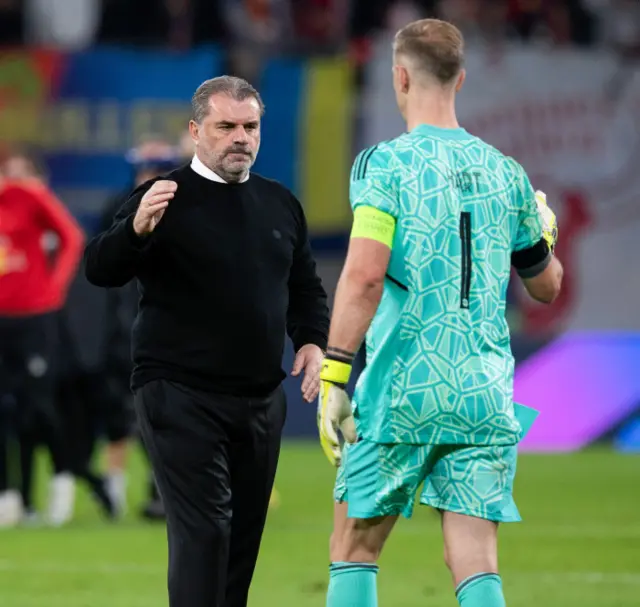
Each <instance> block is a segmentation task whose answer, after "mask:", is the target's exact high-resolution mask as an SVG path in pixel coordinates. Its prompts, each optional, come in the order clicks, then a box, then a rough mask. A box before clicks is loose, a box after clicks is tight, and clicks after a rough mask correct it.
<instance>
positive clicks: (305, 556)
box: [0, 443, 640, 607]
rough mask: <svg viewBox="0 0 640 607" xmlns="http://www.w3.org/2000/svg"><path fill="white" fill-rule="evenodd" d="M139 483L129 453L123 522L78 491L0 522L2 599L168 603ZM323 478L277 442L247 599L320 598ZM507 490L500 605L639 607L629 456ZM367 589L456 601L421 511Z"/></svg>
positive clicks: (584, 457)
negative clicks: (271, 490)
mask: <svg viewBox="0 0 640 607" xmlns="http://www.w3.org/2000/svg"><path fill="white" fill-rule="evenodd" d="M44 476H45V474H41V475H40V477H41V478H43V480H44ZM143 480H144V468H143V466H142V464H141V460H140V458H139V457H135V458H134V461H133V462H132V467H131V478H130V498H131V500H130V501H131V504H132V508H131V509H132V512H131V513H130V514H129V515H128V517H127V518H126V520H124V521H122V522H121V523H117V524H108V523H105V522H103V521H102V520H101V518H100V515H99V514H98V511H97V509H96V508H95V507H94V506H93V504H92V503H91V502H90V501H89V499H88V498H87V494H86V492H84V490H83V489H80V490H79V500H78V506H77V516H76V519H75V521H74V522H73V524H72V525H70V526H68V527H66V528H64V529H37V528H36V529H16V530H5V531H0V606H1V607H162V606H163V605H167V599H166V577H165V567H166V542H165V533H164V528H163V526H162V525H157V524H155V525H154V524H146V523H143V522H140V521H139V520H138V519H137V518H136V511H137V508H138V505H139V504H140V502H141V499H142V491H143ZM332 483H333V471H332V469H331V468H330V466H329V465H328V464H327V463H326V462H325V460H324V456H323V455H322V452H321V451H320V448H319V446H318V445H316V444H313V443H309V444H306V443H287V444H286V445H285V446H284V449H283V453H282V458H281V465H280V470H279V475H278V480H277V488H278V490H279V492H280V495H281V498H282V502H281V505H280V506H279V507H278V508H277V509H275V510H272V511H271V513H270V516H269V522H268V526H267V531H266V534H265V537H264V541H263V545H262V551H261V556H260V560H259V563H258V567H257V571H256V575H255V578H254V584H253V589H252V595H251V600H250V605H251V607H321V606H323V605H324V593H325V588H326V583H327V574H328V569H327V567H328V561H329V558H328V540H329V533H330V529H331V515H332V502H331V489H332ZM43 488H44V487H41V489H43ZM42 493H43V491H42V490H41V491H40V494H41V495H42ZM516 499H517V502H518V505H519V507H520V511H521V513H522V516H523V519H524V522H522V523H518V524H513V525H505V526H504V527H503V528H502V530H501V540H500V548H501V570H502V576H503V581H504V588H505V593H506V596H507V603H508V605H509V607H539V606H545V607H603V606H604V605H606V606H607V607H637V605H639V604H640V457H637V456H631V455H620V454H616V453H613V452H611V451H609V450H606V449H596V450H589V451H586V452H583V453H578V454H571V455H554V456H543V455H524V456H521V458H520V461H519V465H518V477H517V480H516ZM378 587H379V594H380V605H381V607H419V606H420V607H423V606H432V607H454V606H455V605H456V604H457V603H456V601H455V599H454V596H453V592H452V588H451V583H450V580H449V576H448V573H447V571H446V569H445V567H444V565H443V563H442V543H441V539H440V529H439V519H438V517H437V515H435V514H434V513H433V512H432V511H429V510H428V509H426V508H420V509H419V510H418V511H417V513H416V515H415V516H414V518H413V520H411V521H405V520H403V521H401V522H400V523H399V525H398V527H397V528H396V530H395V534H394V535H393V536H392V538H391V540H390V541H389V544H388V545H387V548H386V551H385V554H384V555H383V558H382V559H381V563H380V574H379V578H378Z"/></svg>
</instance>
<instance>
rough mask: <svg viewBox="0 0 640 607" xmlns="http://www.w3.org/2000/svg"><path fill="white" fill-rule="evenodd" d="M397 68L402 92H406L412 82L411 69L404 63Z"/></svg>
mask: <svg viewBox="0 0 640 607" xmlns="http://www.w3.org/2000/svg"><path fill="white" fill-rule="evenodd" d="M397 69H398V79H399V83H400V92H401V93H405V94H406V93H408V92H409V88H410V84H411V79H410V78H409V70H408V69H407V68H406V67H405V66H404V65H399V66H398V67H397Z"/></svg>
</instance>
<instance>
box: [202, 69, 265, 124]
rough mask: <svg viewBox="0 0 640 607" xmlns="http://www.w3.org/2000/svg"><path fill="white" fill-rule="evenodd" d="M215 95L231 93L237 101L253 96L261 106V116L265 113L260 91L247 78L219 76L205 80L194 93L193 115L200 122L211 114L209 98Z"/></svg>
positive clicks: (230, 95)
mask: <svg viewBox="0 0 640 607" xmlns="http://www.w3.org/2000/svg"><path fill="white" fill-rule="evenodd" d="M213 95H229V97H231V98H232V99H235V100H236V101H244V100H245V99H249V98H250V97H253V98H254V99H255V100H256V101H257V102H258V105H259V106H260V116H263V115H264V103H263V101H262V98H261V97H260V93H258V91H257V90H256V89H255V88H253V86H251V85H250V84H249V83H248V82H247V81H246V80H243V79H242V78H237V77H236V76H218V77H217V78H210V79H209V80H205V81H204V82H203V83H202V84H201V85H200V86H199V87H198V88H197V90H196V92H195V93H194V94H193V97H192V99H191V110H192V117H193V120H194V121H195V122H197V123H198V124H202V121H203V120H204V119H205V118H206V117H207V115H208V114H209V100H210V99H211V97H212V96H213Z"/></svg>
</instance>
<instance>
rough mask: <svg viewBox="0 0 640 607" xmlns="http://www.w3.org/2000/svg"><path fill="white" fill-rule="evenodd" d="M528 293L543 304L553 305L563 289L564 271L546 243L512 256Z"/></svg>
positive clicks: (542, 241)
mask: <svg viewBox="0 0 640 607" xmlns="http://www.w3.org/2000/svg"><path fill="white" fill-rule="evenodd" d="M511 260H512V263H513V266H514V267H515V268H516V271H517V272H518V276H520V278H521V280H522V283H523V284H524V287H525V289H526V290H527V293H529V295H530V296H531V297H533V299H535V300H536V301H539V302H541V303H547V304H550V303H552V302H553V301H554V300H555V299H556V297H558V295H559V294H560V289H561V288H562V276H563V269H562V264H561V263H560V261H558V258H557V257H556V256H555V255H553V253H551V252H550V251H549V248H548V246H547V243H546V241H544V240H540V241H539V242H538V244H537V245H535V246H533V247H531V248H529V249H523V250H522V251H518V252H517V253H514V254H513V255H512V256H511Z"/></svg>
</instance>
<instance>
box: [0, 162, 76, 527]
mask: <svg viewBox="0 0 640 607" xmlns="http://www.w3.org/2000/svg"><path fill="white" fill-rule="evenodd" d="M41 167H42V164H41V163H39V162H38V161H37V160H36V159H35V157H34V156H33V155H31V154H29V153H27V152H14V153H12V154H11V155H10V156H9V157H8V158H7V159H6V160H5V161H4V162H3V165H2V170H1V172H2V174H3V181H2V182H1V183H0V363H1V364H0V396H3V397H5V398H7V397H8V396H11V397H12V398H13V401H14V402H15V409H14V415H13V416H12V417H9V419H10V420H11V419H12V420H13V422H14V428H15V429H16V432H17V434H18V437H19V442H20V459H21V464H22V465H21V471H22V483H21V494H22V495H21V498H22V503H21V504H18V506H19V508H18V510H17V511H16V510H15V506H16V504H15V494H12V493H11V492H10V491H9V487H8V484H7V478H6V470H7V461H6V454H7V451H6V444H3V441H2V440H1V439H3V438H4V439H6V431H5V432H4V433H2V436H1V437H0V521H2V520H4V522H5V523H7V524H15V523H16V522H17V520H11V513H12V512H13V513H19V515H22V512H21V511H22V507H24V510H25V511H26V513H27V516H28V515H29V514H30V513H31V511H32V509H33V501H32V494H31V489H32V478H31V472H32V467H31V463H32V460H33V452H34V449H35V446H36V444H37V443H38V442H39V441H40V438H41V437H42V438H43V439H44V442H45V444H46V445H47V447H48V449H49V452H50V454H51V458H52V462H53V467H54V476H53V479H52V481H51V485H50V496H49V507H48V513H47V520H48V522H49V523H50V524H52V525H56V526H57V525H61V524H64V523H66V522H67V521H68V520H69V519H70V518H71V516H72V515H73V506H74V498H75V485H74V479H73V476H72V474H71V461H70V458H69V451H68V445H67V443H66V437H65V435H64V428H63V425H62V423H61V420H60V417H59V415H58V412H57V409H56V403H55V390H56V373H55V366H54V365H55V359H56V349H57V346H58V336H57V312H58V311H59V310H60V308H61V307H62V306H63V304H64V301H65V299H66V297H67V292H68V288H69V284H70V282H71V280H72V278H73V276H74V274H75V271H76V268H77V265H78V262H79V260H80V256H81V254H82V246H83V240H84V238H83V235H82V231H81V230H80V228H79V226H78V224H77V223H76V221H75V219H74V218H73V217H72V216H71V215H70V213H69V212H68V211H67V210H66V208H65V207H64V205H63V204H62V203H61V202H60V201H59V200H58V199H57V198H56V197H55V196H54V195H53V193H52V192H51V191H50V190H49V189H48V188H47V187H46V185H45V181H46V174H44V172H43V170H42V168H41ZM48 234H54V235H55V237H56V239H57V243H58V244H57V251H56V255H55V256H54V258H53V260H52V259H51V255H50V251H47V250H46V248H45V246H43V245H44V241H45V237H46V236H47V235H48ZM3 402H4V403H5V404H6V402H7V401H6V400H5V401H3ZM4 412H5V415H6V412H7V409H6V407H5V408H4ZM6 420H7V418H6V416H5V421H6ZM3 429H4V430H6V425H5V427H4V428H3ZM3 511H5V512H3ZM7 511H9V514H7Z"/></svg>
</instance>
